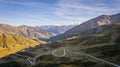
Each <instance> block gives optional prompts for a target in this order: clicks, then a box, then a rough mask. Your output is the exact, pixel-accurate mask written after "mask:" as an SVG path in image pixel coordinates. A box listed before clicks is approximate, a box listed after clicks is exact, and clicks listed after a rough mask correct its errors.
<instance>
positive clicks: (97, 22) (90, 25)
mask: <svg viewBox="0 0 120 67" xmlns="http://www.w3.org/2000/svg"><path fill="white" fill-rule="evenodd" d="M119 23H120V13H118V14H115V15H101V16H98V17H96V18H93V19H91V20H88V21H86V22H84V23H82V24H80V25H78V26H76V27H74V28H72V29H70V30H68V31H66V32H65V33H64V34H60V35H58V36H55V37H52V38H50V39H49V41H55V40H59V39H63V38H65V37H69V36H74V35H79V36H82V35H84V33H85V32H88V31H89V30H90V29H94V28H97V27H98V29H99V30H98V31H97V32H100V31H102V29H101V27H100V26H104V25H110V24H119ZM99 27H100V28H99ZM83 32H84V33H83ZM87 34H89V32H88V33H87Z"/></svg>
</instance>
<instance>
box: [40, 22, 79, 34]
mask: <svg viewBox="0 0 120 67" xmlns="http://www.w3.org/2000/svg"><path fill="white" fill-rule="evenodd" d="M76 25H77V24H76ZM76 25H75V24H73V25H60V26H59V25H45V26H40V28H41V29H44V30H47V31H49V32H52V33H54V34H56V35H59V34H62V33H64V32H66V31H67V30H69V29H71V28H73V27H74V26H76Z"/></svg>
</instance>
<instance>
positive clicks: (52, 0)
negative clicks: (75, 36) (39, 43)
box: [0, 0, 120, 26]
mask: <svg viewBox="0 0 120 67" xmlns="http://www.w3.org/2000/svg"><path fill="white" fill-rule="evenodd" d="M119 6H120V0H0V23H6V24H11V25H30V26H32V25H34V26H36V25H37V26H39V25H49V24H50V25H52V24H71V23H81V22H83V21H86V20H88V19H90V18H93V17H96V16H99V15H101V14H115V13H119V12H120V7H119Z"/></svg>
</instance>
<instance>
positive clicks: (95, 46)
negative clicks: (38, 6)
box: [0, 13, 120, 67]
mask: <svg viewBox="0 0 120 67" xmlns="http://www.w3.org/2000/svg"><path fill="white" fill-rule="evenodd" d="M109 17H110V18H109ZM116 17H117V18H116ZM119 17H120V14H119V13H118V14H115V15H110V16H107V15H101V16H99V17H97V18H93V19H91V20H89V21H87V22H84V23H83V24H80V25H78V26H75V27H73V28H71V29H69V30H66V32H65V31H64V33H60V32H59V34H57V35H56V34H55V32H50V31H49V30H45V28H44V29H42V28H40V27H30V26H18V27H15V26H11V25H6V24H0V67H120V50H119V48H120V24H119V22H120V20H119V19H118V18H119ZM98 21H99V23H98ZM91 23H92V25H90V24H91ZM100 23H102V24H100ZM93 26H94V27H93ZM47 28H48V27H47ZM55 28H56V27H55ZM50 29H51V28H50ZM61 29H64V28H60V30H61ZM74 33H75V34H74ZM52 34H53V35H52ZM54 34H55V35H54ZM43 35H44V36H43ZM49 35H50V36H49ZM51 35H52V36H51ZM41 36H43V37H41ZM44 38H48V42H46V41H43V40H41V39H44Z"/></svg>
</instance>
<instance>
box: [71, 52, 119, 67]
mask: <svg viewBox="0 0 120 67" xmlns="http://www.w3.org/2000/svg"><path fill="white" fill-rule="evenodd" d="M71 51H72V52H75V53H77V54H80V55H83V56H88V57H90V58H93V59H95V60H98V61H102V62H104V63H107V64H110V65H112V66H115V67H120V65H117V64H115V63H112V62H109V61H106V60H103V59H100V58H97V57H94V56H92V55H89V54H85V53H81V52H77V51H74V50H71Z"/></svg>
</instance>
